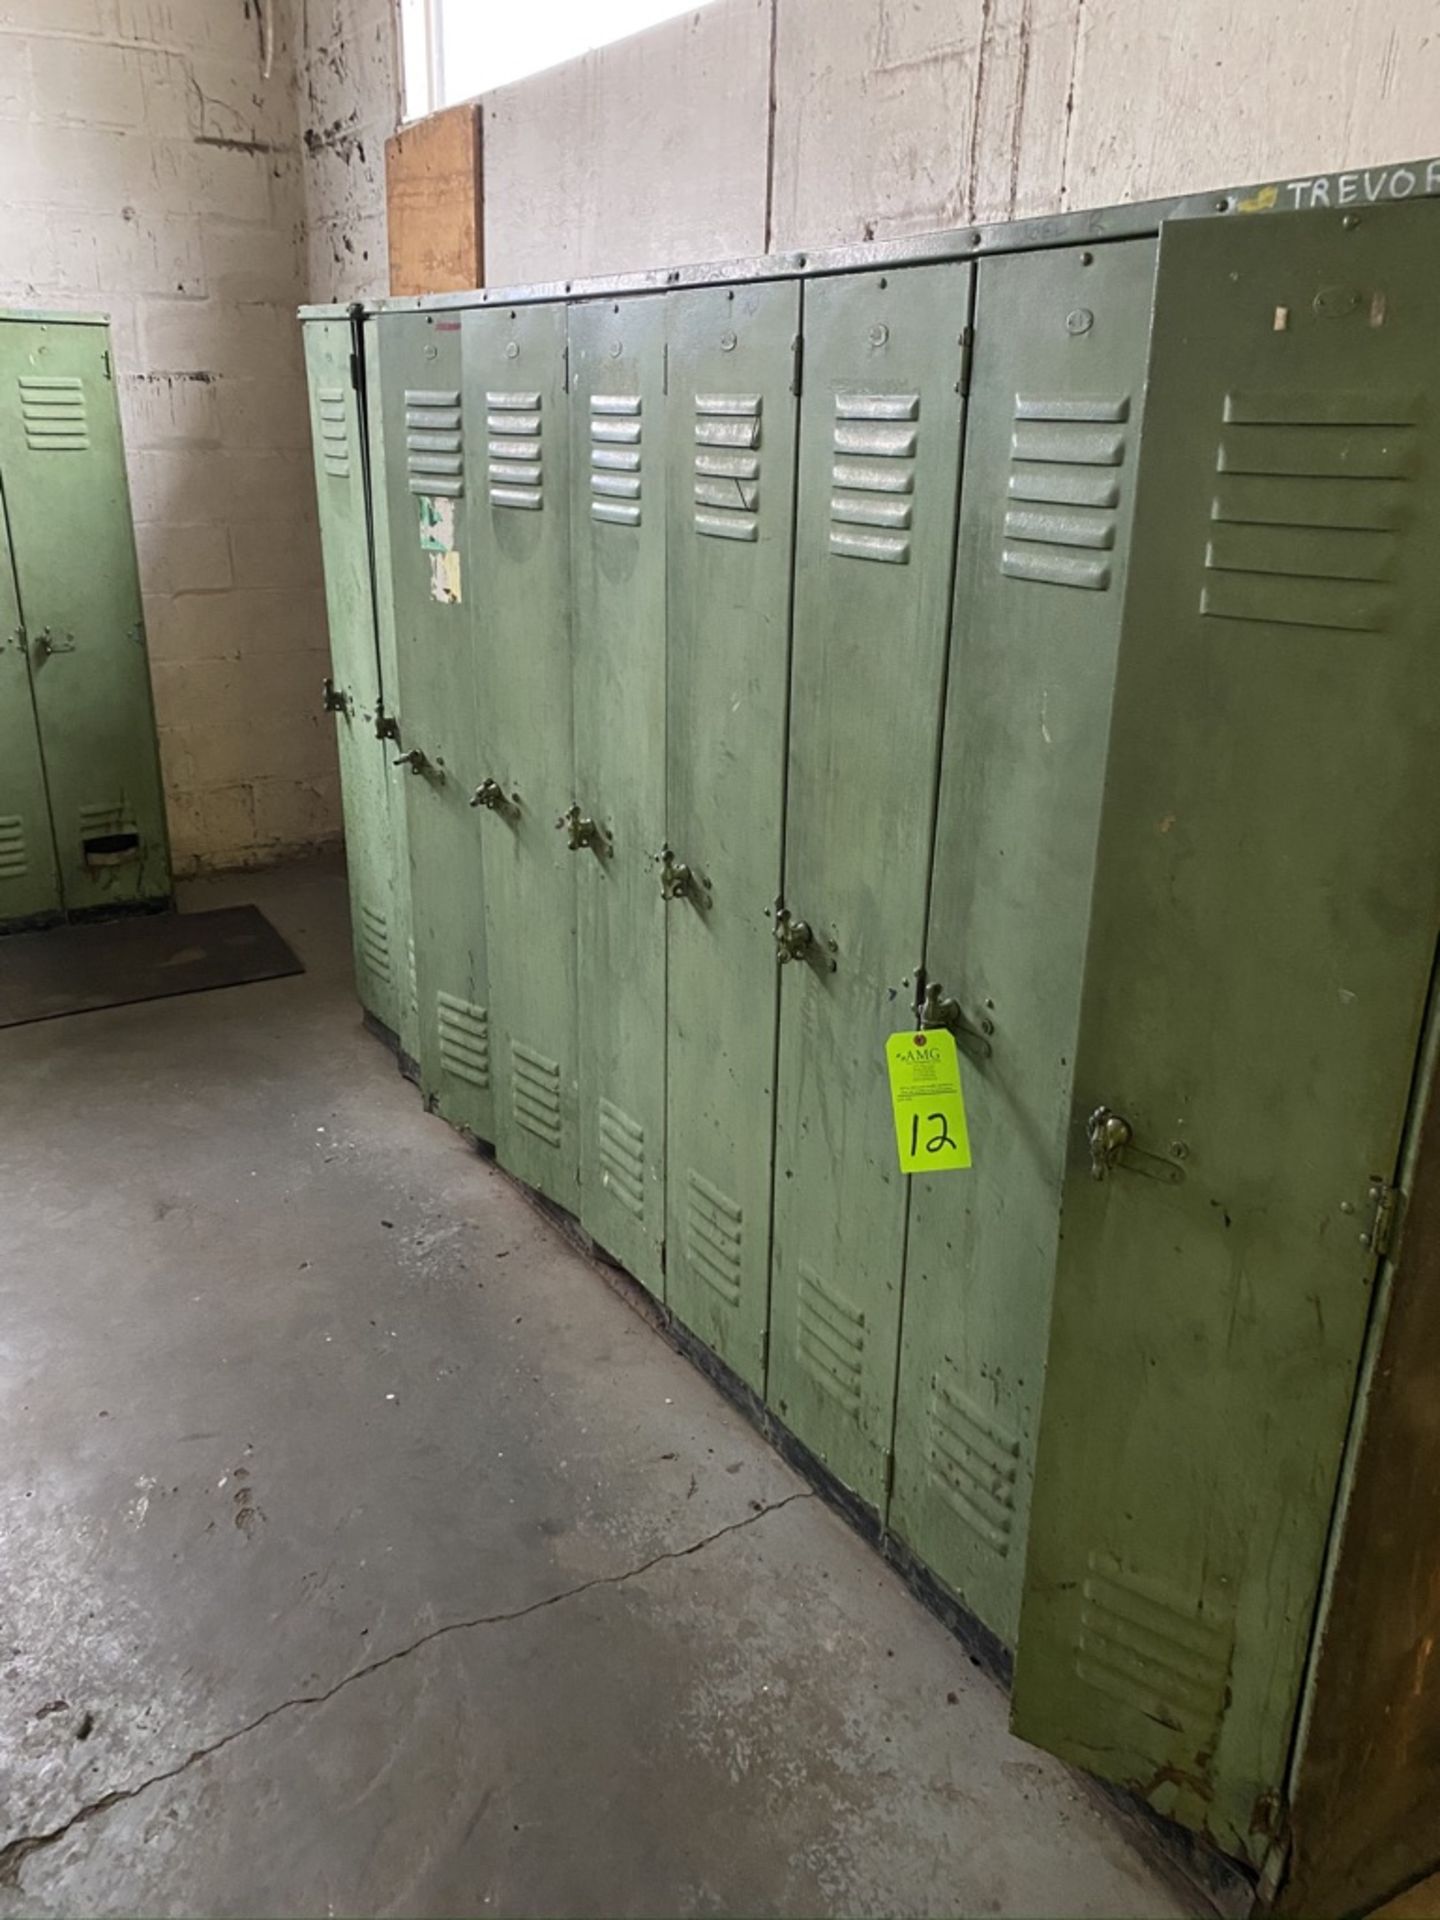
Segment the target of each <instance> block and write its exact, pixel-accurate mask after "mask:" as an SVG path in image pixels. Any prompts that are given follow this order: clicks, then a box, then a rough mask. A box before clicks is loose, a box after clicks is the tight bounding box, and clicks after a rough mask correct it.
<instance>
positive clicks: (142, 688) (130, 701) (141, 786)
mask: <svg viewBox="0 0 1440 1920" xmlns="http://www.w3.org/2000/svg"><path fill="white" fill-rule="evenodd" d="M0 486H3V488H4V496H5V511H6V518H7V521H8V525H9V533H10V550H11V561H12V565H13V568H14V579H15V585H16V587H17V588H18V594H19V603H20V622H21V628H22V630H23V633H24V635H25V642H24V644H25V648H26V651H27V653H28V658H29V669H30V687H31V695H32V698H33V701H34V708H35V714H36V718H37V722H38V727H39V735H40V743H41V752H42V756H43V761H44V768H45V781H46V788H47V791H48V794H49V801H50V813H51V820H52V824H53V834H54V850H55V856H56V859H57V862H58V866H59V875H60V893H61V901H62V903H63V906H64V909H65V911H66V912H67V913H71V914H74V913H86V912H91V911H95V910H104V909H111V908H115V907H119V906H135V905H149V904H153V905H156V906H159V905H162V904H164V903H165V902H166V901H167V900H168V899H169V897H170V852H169V844H168V841H167V838H166V827H165V803H164V798H163V795H162V791H161V785H160V762H159V756H158V753H157V750H156V743H155V716H154V710H153V707H152V704H151V697H150V672H149V666H148V662H147V658H146V652H145V624H144V617H143V614H142V611H141V605H140V580H139V573H138V570H137V567H136V562H135V537H134V530H133V527H132V524H131V517H130V494H129V488H128V485H127V482H126V477H125V451H124V447H123V445H122V442H121V437H120V411H119V407H118V405H117V402H116V395H115V375H114V368H113V365H112V363H111V358H110V338H109V332H108V329H107V328H106V326H105V325H104V323H103V322H101V321H90V320H85V319H72V318H69V317H62V316H44V317H39V316H25V315H13V314H0ZM31 796H32V799H31V804H33V787H32V789H31ZM10 817H11V818H14V817H15V816H13V815H11V816H10ZM31 846H32V849H34V857H35V858H36V859H37V860H39V861H40V862H42V863H43V861H44V857H45V856H44V847H43V838H41V840H40V843H39V847H38V849H36V848H35V843H34V840H33V838H32V840H31ZM38 872H39V868H38V867H32V875H35V874H37V873H38Z"/></svg>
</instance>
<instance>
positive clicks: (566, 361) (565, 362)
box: [560, 340, 570, 393]
mask: <svg viewBox="0 0 1440 1920" xmlns="http://www.w3.org/2000/svg"><path fill="white" fill-rule="evenodd" d="M560 391H561V392H562V393H568V392H569V391H570V342H569V341H568V340H567V341H566V342H565V344H564V346H563V347H562V348H561V349H560Z"/></svg>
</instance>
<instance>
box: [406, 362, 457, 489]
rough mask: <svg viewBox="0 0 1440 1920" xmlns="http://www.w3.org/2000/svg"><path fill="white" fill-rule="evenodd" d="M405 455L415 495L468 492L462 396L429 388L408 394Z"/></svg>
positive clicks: (410, 391)
mask: <svg viewBox="0 0 1440 1920" xmlns="http://www.w3.org/2000/svg"><path fill="white" fill-rule="evenodd" d="M405 451H406V455H407V461H406V464H407V467H408V470H409V474H410V491H411V492H412V493H446V494H449V495H451V497H452V498H455V497H458V496H459V495H460V494H462V493H463V492H464V491H465V443H464V439H463V437H462V434H461V428H460V395H459V394H458V393H456V392H452V391H444V392H440V391H435V390H433V389H431V388H428V387H407V388H406V390H405Z"/></svg>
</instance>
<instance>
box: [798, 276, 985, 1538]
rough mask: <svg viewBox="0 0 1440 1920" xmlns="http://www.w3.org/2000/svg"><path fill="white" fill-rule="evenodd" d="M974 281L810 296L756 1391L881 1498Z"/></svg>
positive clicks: (834, 284) (910, 279)
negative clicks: (902, 1047) (766, 1263)
mask: <svg viewBox="0 0 1440 1920" xmlns="http://www.w3.org/2000/svg"><path fill="white" fill-rule="evenodd" d="M970 290H971V269H970V267H969V265H968V264H957V265H953V266H938V267H914V268H909V269H906V270H904V271H901V272H892V273H889V274H875V273H867V274H856V275H854V276H851V277H847V278H844V279H835V280H822V281H820V282H818V283H817V284H816V285H814V286H812V287H808V288H807V289H806V292H805V371H804V395H803V398H802V400H801V406H800V493H799V507H798V513H797V524H796V536H795V633H794V643H793V659H792V667H791V702H790V748H789V790H788V801H787V813H786V827H785V888H784V909H783V912H782V915H781V924H780V926H779V928H778V929H777V932H778V933H779V934H780V935H781V936H783V938H784V941H785V943H786V945H785V946H784V947H781V948H779V952H780V953H781V954H782V955H783V954H784V953H785V952H786V951H787V950H789V951H793V952H795V954H796V956H797V957H796V958H795V959H794V961H793V963H792V964H787V965H785V966H784V969H783V980H782V985H781V994H780V1057H779V1075H778V1080H777V1086H776V1103H777V1105H776V1111H777V1120H776V1131H777V1139H776V1169H775V1251H774V1262H773V1270H772V1279H771V1323H772V1340H771V1347H770V1371H769V1398H770V1401H771V1402H772V1404H773V1405H774V1406H775V1408H776V1409H777V1411H778V1412H779V1414H780V1416H781V1418H782V1419H783V1420H784V1421H785V1422H786V1424H787V1425H788V1426H789V1427H790V1428H791V1429H792V1430H793V1431H794V1432H795V1433H796V1434H797V1435H798V1436H799V1437H800V1439H801V1440H803V1441H804V1442H805V1444H806V1445H807V1446H808V1447H809V1448H810V1449H811V1450H812V1451H813V1452H814V1453H815V1454H817V1455H818V1456H819V1457H820V1459H822V1460H823V1461H824V1462H825V1463H826V1465H827V1466H828V1467H829V1468H830V1469H831V1471H832V1472H833V1473H834V1474H836V1475H837V1477H838V1478H839V1479H840V1480H841V1481H843V1482H844V1484H845V1485H846V1486H848V1487H850V1488H852V1489H853V1490H854V1491H855V1492H856V1493H858V1494H859V1495H860V1497H861V1498H862V1499H863V1500H865V1501H867V1502H868V1503H869V1504H870V1505H871V1506H873V1507H877V1508H878V1507H880V1506H881V1505H883V1503H884V1499H885V1491H886V1485H885V1483H886V1470H887V1457H888V1453H889V1448H890V1439H891V1417H892V1413H893V1410H894V1404H895V1360H896V1348H897V1344H898V1340H899V1332H900V1288H901V1274H902V1271H903V1267H904V1260H905V1246H904V1240H905V1206H906V1195H905V1187H904V1181H903V1179H902V1177H901V1175H900V1172H899V1169H898V1167H897V1164H896V1155H895V1133H894V1127H893V1124H892V1121H891V1117H890V1109H889V1100H888V1095H887V1091H886V1079H885V1051H884V1050H885V1040H886V1036H887V1035H888V1034H889V1033H891V1032H892V1031H894V1030H895V1029H896V1028H897V1027H900V1026H903V1025H905V1024H906V1022H908V1021H909V1020H911V1019H912V1018H913V1012H912V1002H913V996H914V971H915V968H916V965H917V963H918V961H919V959H920V955H921V952H922V948H923V942H924V938H925V900H926V892H927V887H928V880H929V871H930V833H931V824H932V818H933V814H934V807H935V774H936V764H937V759H938V754H939V745H940V725H941V717H942V706H943V698H944V680H945V651H946V638H947V634H948V630H949V625H950V593H951V572H952V564H951V563H952V558H953V554H954V543H955V502H956V486H957V480H958V472H959V463H960V429H961V423H962V418H963V411H964V401H963V399H962V396H961V387H962V385H963V370H964V352H965V348H964V338H965V333H966V328H967V325H968V323H969V318H970ZM787 915H788V916H789V917H788V918H787V917H786V916H787ZM807 934H808V939H807Z"/></svg>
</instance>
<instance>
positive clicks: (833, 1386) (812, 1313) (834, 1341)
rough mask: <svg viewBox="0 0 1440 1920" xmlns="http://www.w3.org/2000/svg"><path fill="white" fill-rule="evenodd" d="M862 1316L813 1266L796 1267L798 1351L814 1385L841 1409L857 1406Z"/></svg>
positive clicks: (862, 1357) (861, 1374)
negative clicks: (798, 1270) (797, 1279)
mask: <svg viewBox="0 0 1440 1920" xmlns="http://www.w3.org/2000/svg"><path fill="white" fill-rule="evenodd" d="M865 1331H866V1329H865V1315H864V1314H863V1313H862V1312H861V1310H860V1308H859V1307H857V1306H854V1305H852V1304H851V1302H850V1301H848V1300H846V1299H844V1298H842V1296H841V1295H840V1294H838V1293H837V1292H836V1291H835V1289H834V1288H833V1287H830V1286H827V1285H826V1284H825V1282H824V1281H823V1280H822V1279H821V1278H820V1276H819V1274H818V1273H817V1272H816V1271H815V1269H814V1268H813V1267H807V1266H805V1265H804V1264H803V1263H802V1265H801V1267H800V1287H799V1292H798V1297H797V1320H796V1353H797V1357H798V1359H799V1361H800V1364H801V1366H802V1367H804V1369H805V1371H806V1372H807V1373H808V1374H809V1375H810V1378H811V1379H812V1380H813V1381H814V1382H815V1384H816V1385H817V1386H818V1387H819V1388H820V1389H821V1390H822V1391H823V1392H824V1393H827V1394H828V1395H829V1396H830V1398H831V1399H832V1400H834V1401H836V1402H837V1403H838V1404H839V1405H840V1406H841V1407H843V1408H844V1410H845V1411H846V1413H852V1414H853V1413H858V1412H859V1410H860V1388H861V1383H862V1381H863V1379H864V1362H865Z"/></svg>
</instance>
